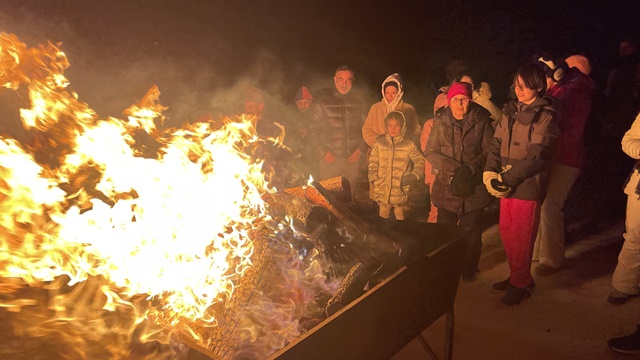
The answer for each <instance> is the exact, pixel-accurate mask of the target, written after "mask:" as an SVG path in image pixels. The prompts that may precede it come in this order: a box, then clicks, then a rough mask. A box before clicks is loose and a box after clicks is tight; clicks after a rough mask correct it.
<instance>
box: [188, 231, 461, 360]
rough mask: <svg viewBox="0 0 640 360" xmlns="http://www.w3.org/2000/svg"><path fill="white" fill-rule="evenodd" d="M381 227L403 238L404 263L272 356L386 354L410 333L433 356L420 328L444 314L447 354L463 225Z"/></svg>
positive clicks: (284, 359) (193, 358)
mask: <svg viewBox="0 0 640 360" xmlns="http://www.w3.org/2000/svg"><path fill="white" fill-rule="evenodd" d="M380 231H382V232H384V233H386V234H387V235H389V236H391V237H394V235H395V237H396V238H400V237H401V238H402V241H401V242H400V246H401V248H402V251H403V257H404V258H405V259H406V260H405V261H404V266H402V267H401V268H400V269H399V270H397V271H396V272H395V273H394V274H393V275H391V276H389V277H387V278H386V279H385V280H384V281H382V282H381V283H379V284H378V285H377V286H375V287H374V288H372V289H371V290H369V291H367V292H366V293H365V294H364V295H362V296H360V297H359V298H358V299H356V300H355V301H353V302H351V303H350V304H349V305H347V306H346V307H345V308H343V309H341V310H340V311H338V312H337V313H335V314H334V315H332V316H331V317H328V318H327V319H325V320H324V321H323V322H322V323H320V324H319V325H317V326H316V327H314V328H313V329H311V330H310V331H308V332H307V333H305V334H304V335H302V336H301V337H300V338H298V339H297V340H296V341H295V342H293V343H291V344H289V345H288V346H286V347H285V348H283V349H281V350H280V351H278V352H277V353H276V354H274V355H273V356H272V357H271V358H270V359H278V360H299V359H305V360H316V359H317V360H326V359H332V360H340V359H344V360H354V359H367V360H370V359H389V358H390V357H391V356H393V354H395V353H397V352H398V351H399V350H400V349H402V348H403V347H404V346H405V345H406V344H407V343H409V342H410V341H411V340H412V339H414V338H418V339H419V340H420V341H421V343H422V344H423V345H424V346H425V349H426V350H427V351H428V352H429V354H430V355H431V356H432V357H433V358H437V357H436V355H435V353H434V352H433V351H432V350H431V348H430V347H429V346H428V344H427V343H426V341H425V340H424V339H423V338H422V336H421V333H422V331H423V330H424V329H425V328H427V327H428V326H430V325H431V324H433V323H434V322H435V321H436V320H438V319H439V318H440V317H442V316H443V315H446V316H447V321H446V344H445V355H444V358H446V359H450V358H451V355H452V350H453V304H454V300H455V296H456V292H457V288H458V282H459V277H460V273H461V269H462V260H463V254H464V244H463V242H462V241H460V235H461V234H462V232H461V230H460V229H459V228H458V227H456V226H449V225H440V224H429V223H419V222H408V221H405V222H402V224H401V225H398V226H395V227H394V228H393V229H385V228H384V227H381V228H380ZM398 233H401V235H402V236H398V235H399V234H398ZM193 350H198V351H193ZM201 350H202V349H198V348H197V347H195V348H192V351H190V354H189V357H188V359H190V360H197V359H211V358H212V357H211V356H209V355H205V354H206V353H207V352H206V351H203V352H200V351H201Z"/></svg>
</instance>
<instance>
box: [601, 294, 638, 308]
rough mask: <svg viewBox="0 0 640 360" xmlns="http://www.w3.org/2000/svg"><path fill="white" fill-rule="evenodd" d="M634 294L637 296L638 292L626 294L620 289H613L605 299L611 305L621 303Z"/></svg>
mask: <svg viewBox="0 0 640 360" xmlns="http://www.w3.org/2000/svg"><path fill="white" fill-rule="evenodd" d="M636 296H638V294H627V293H625V292H622V291H618V290H614V291H612V292H611V294H609V297H608V298H607V301H608V302H609V303H611V304H613V305H622V304H624V303H626V302H627V301H629V300H630V299H631V298H634V297H636Z"/></svg>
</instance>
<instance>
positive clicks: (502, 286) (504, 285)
mask: <svg viewBox="0 0 640 360" xmlns="http://www.w3.org/2000/svg"><path fill="white" fill-rule="evenodd" d="M509 279H510V278H507V279H506V280H502V281H500V282H497V283H493V285H491V286H493V288H494V289H496V290H498V291H507V290H509V286H510V285H511V283H510V282H509ZM535 287H536V283H535V282H533V280H532V281H531V284H529V285H527V287H526V289H527V290H529V291H531V290H533V289H535Z"/></svg>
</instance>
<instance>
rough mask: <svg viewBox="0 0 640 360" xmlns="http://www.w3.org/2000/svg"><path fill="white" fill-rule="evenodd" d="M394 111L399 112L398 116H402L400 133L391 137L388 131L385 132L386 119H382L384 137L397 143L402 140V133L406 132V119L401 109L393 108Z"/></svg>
mask: <svg viewBox="0 0 640 360" xmlns="http://www.w3.org/2000/svg"><path fill="white" fill-rule="evenodd" d="M393 112H394V113H397V114H399V116H400V117H401V118H402V129H401V130H400V135H398V136H396V137H395V138H393V139H392V138H391V135H389V133H388V132H387V121H388V120H386V119H385V121H384V137H385V138H386V139H387V140H389V142H393V143H398V142H400V141H402V139H404V134H405V133H406V132H407V120H406V118H405V117H404V114H403V113H402V111H397V110H394V111H393Z"/></svg>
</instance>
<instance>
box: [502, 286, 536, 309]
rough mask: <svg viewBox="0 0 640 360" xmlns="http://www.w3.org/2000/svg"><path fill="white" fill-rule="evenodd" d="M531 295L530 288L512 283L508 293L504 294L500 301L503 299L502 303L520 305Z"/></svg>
mask: <svg viewBox="0 0 640 360" xmlns="http://www.w3.org/2000/svg"><path fill="white" fill-rule="evenodd" d="M530 296H531V293H530V292H529V289H528V288H526V287H525V288H517V287H515V286H513V285H510V286H509V290H507V293H506V294H504V296H503V297H502V299H500V301H502V303H503V304H505V305H507V306H511V305H518V304H520V303H521V302H522V300H524V299H526V298H528V297H530Z"/></svg>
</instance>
